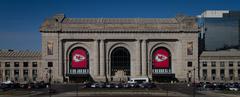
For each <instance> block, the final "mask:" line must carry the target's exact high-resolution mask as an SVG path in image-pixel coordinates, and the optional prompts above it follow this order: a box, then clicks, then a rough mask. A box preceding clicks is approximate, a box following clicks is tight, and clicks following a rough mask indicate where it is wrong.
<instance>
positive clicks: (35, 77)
mask: <svg viewBox="0 0 240 97" xmlns="http://www.w3.org/2000/svg"><path fill="white" fill-rule="evenodd" d="M32 78H33V81H36V79H37V70H36V69H33V70H32Z"/></svg>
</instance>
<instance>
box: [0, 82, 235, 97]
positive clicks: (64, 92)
mask: <svg viewBox="0 0 240 97" xmlns="http://www.w3.org/2000/svg"><path fill="white" fill-rule="evenodd" d="M53 88H54V89H55V90H56V91H57V92H56V93H55V94H52V95H51V97H78V96H79V97H96V96H97V97H106V96H107V97H133V96H134V97H143V96H144V97H193V88H191V87H187V86H186V85H185V84H158V85H157V88H155V89H123V88H122V89H115V88H113V89H106V88H104V89H102V88H100V89H92V88H90V89H85V88H81V85H80V84H68V85H66V84H58V85H53ZM47 91H48V89H47V88H46V89H40V90H25V92H29V94H27V95H12V94H11V93H15V92H16V91H15V92H14V90H13V91H12V92H9V93H6V94H7V95H0V97H50V95H49V94H48V92H47ZM195 97H239V96H238V95H233V94H223V93H218V92H216V91H197V92H196V96H195Z"/></svg>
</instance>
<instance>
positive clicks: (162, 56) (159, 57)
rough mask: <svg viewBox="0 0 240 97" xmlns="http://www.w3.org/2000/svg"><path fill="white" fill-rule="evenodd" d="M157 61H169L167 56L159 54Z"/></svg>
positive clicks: (156, 57)
mask: <svg viewBox="0 0 240 97" xmlns="http://www.w3.org/2000/svg"><path fill="white" fill-rule="evenodd" d="M155 60H156V61H157V62H162V61H164V60H167V56H165V55H163V54H157V55H156V56H155Z"/></svg>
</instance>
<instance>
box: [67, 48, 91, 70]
mask: <svg viewBox="0 0 240 97" xmlns="http://www.w3.org/2000/svg"><path fill="white" fill-rule="evenodd" d="M88 68H89V54H88V51H87V50H86V49H84V48H82V47H76V48H74V49H72V50H71V51H70V53H69V74H86V73H88Z"/></svg>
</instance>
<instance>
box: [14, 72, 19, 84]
mask: <svg viewBox="0 0 240 97" xmlns="http://www.w3.org/2000/svg"><path fill="white" fill-rule="evenodd" d="M14 79H15V81H18V79H19V70H14Z"/></svg>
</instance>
